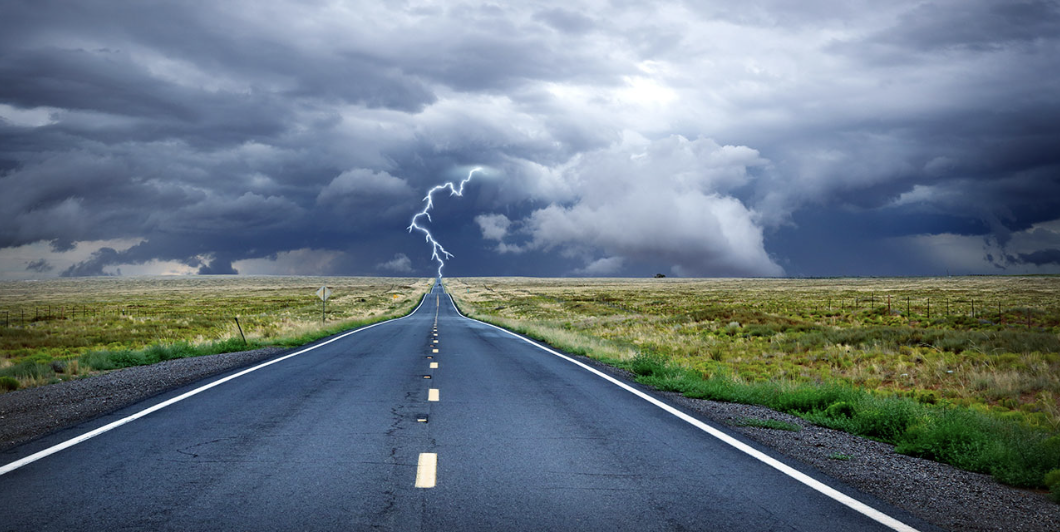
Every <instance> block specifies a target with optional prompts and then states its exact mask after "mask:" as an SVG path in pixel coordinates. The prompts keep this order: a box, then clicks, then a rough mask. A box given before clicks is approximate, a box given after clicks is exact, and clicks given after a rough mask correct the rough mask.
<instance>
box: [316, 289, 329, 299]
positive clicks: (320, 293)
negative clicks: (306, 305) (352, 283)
mask: <svg viewBox="0 0 1060 532" xmlns="http://www.w3.org/2000/svg"><path fill="white" fill-rule="evenodd" d="M317 297H319V298H320V300H321V301H327V300H328V298H329V297H331V289H330V288H328V287H326V286H321V287H320V290H317Z"/></svg>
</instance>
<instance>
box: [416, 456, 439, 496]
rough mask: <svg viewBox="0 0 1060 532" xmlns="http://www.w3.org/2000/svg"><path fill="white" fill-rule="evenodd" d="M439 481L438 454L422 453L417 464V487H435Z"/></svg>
mask: <svg viewBox="0 0 1060 532" xmlns="http://www.w3.org/2000/svg"><path fill="white" fill-rule="evenodd" d="M437 481H438V454H437V453H420V460H419V464H418V465H417V466H416V487H417V488H433V487H434V485H435V484H436V483H437Z"/></svg>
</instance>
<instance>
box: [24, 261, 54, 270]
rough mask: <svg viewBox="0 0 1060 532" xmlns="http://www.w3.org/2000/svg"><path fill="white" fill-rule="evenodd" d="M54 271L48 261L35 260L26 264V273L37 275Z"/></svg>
mask: <svg viewBox="0 0 1060 532" xmlns="http://www.w3.org/2000/svg"><path fill="white" fill-rule="evenodd" d="M54 269H55V266H52V265H51V264H50V263H49V262H48V261H46V260H44V259H37V260H34V261H30V262H29V263H28V264H26V271H30V272H37V273H48V272H50V271H52V270H54Z"/></svg>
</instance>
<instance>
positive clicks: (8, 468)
mask: <svg viewBox="0 0 1060 532" xmlns="http://www.w3.org/2000/svg"><path fill="white" fill-rule="evenodd" d="M432 290H433V287H432ZM426 300H427V294H424V297H423V299H421V300H420V304H419V305H416V308H415V309H413V310H412V312H410V313H408V314H407V315H405V316H402V317H400V318H394V319H390V320H386V321H381V322H379V323H373V324H371V325H366V326H364V327H361V328H360V329H354V330H352V331H349V332H346V333H343V334H342V335H340V336H336V337H335V338H332V339H330V340H328V341H326V342H321V343H319V344H316V345H314V346H311V347H307V348H305V349H302V350H300V351H296V352H294V353H291V354H288V355H284V356H282V357H280V358H277V359H273V360H270V361H268V362H264V363H261V364H258V365H257V366H254V367H252V368H247V369H245V370H243V371H240V372H239V373H234V374H232V375H229V376H227V377H225V378H223V379H218V380H216V381H213V382H211V383H209V384H206V385H204V386H200V387H198V388H196V389H194V390H191V391H189V392H185V393H183V394H181V395H178V396H176V397H174V398H172V399H168V400H166V401H163V402H161V403H158V404H157V405H154V406H152V407H149V408H145V409H143V410H141V411H139V412H137V413H135V414H132V415H131V416H128V417H124V418H122V419H119V420H117V421H114V422H111V423H108V424H106V425H103V426H102V427H99V428H98V429H95V430H92V431H89V432H86V433H84V434H82V435H80V436H76V437H74V438H71V439H69V440H66V441H64V442H62V443H59V444H56V445H53V446H51V447H48V448H47V449H44V450H41V451H37V452H35V453H33V454H31V455H29V456H27V457H25V458H21V459H19V460H15V461H14V462H11V463H10V464H7V465H4V466H3V467H0V476H2V475H5V474H7V473H10V472H12V471H14V470H16V469H18V468H20V467H22V466H25V465H27V464H31V463H33V462H36V461H37V460H40V459H41V458H46V457H48V456H51V455H53V454H55V453H57V452H59V451H62V450H64V449H68V448H70V447H73V446H74V445H77V444H79V443H81V442H83V441H87V440H90V439H92V438H95V437H96V436H99V435H100V434H103V433H104V432H109V431H111V430H114V429H116V428H118V427H120V426H122V425H124V424H126V423H130V422H133V421H136V420H137V419H140V418H142V417H144V416H146V415H148V414H151V413H153V412H157V411H159V410H162V409H163V408H165V407H167V406H170V405H173V404H175V403H179V402H181V401H183V400H185V399H187V398H189V397H191V396H193V395H198V394H200V393H202V392H205V391H206V390H209V389H210V388H213V387H214V386H220V385H222V384H224V383H226V382H228V381H230V380H232V379H236V378H238V377H242V376H243V375H246V374H247V373H250V372H253V371H257V370H259V369H261V368H264V367H266V366H271V365H273V364H275V363H277V362H281V361H284V360H287V359H288V358H291V357H295V356H298V355H301V354H302V353H306V352H308V351H312V350H314V349H316V348H318V347H322V346H325V345H328V344H330V343H331V342H337V341H339V340H341V339H343V338H345V337H347V336H350V335H352V334H357V333H359V332H361V331H366V330H368V329H371V328H372V327H377V326H379V325H383V324H385V323H393V322H395V321H398V320H403V319H405V318H408V317H410V316H412V315H413V314H415V313H416V311H418V310H420V307H422V306H423V302H424V301H426Z"/></svg>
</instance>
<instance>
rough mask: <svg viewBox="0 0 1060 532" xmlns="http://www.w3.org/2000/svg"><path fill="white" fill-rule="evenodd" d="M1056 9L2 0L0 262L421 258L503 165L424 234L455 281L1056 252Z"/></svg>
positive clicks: (88, 265) (891, 268)
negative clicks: (24, 250) (411, 223)
mask: <svg viewBox="0 0 1060 532" xmlns="http://www.w3.org/2000/svg"><path fill="white" fill-rule="evenodd" d="M1058 13H1060V9H1058V4H1057V2H1047V1H1016V2H989V1H985V0H968V1H957V0H950V1H940V2H913V1H909V2H892V3H886V4H880V3H876V2H867V1H865V2H844V3H840V4H836V3H835V2H818V1H810V2H800V3H798V4H797V5H796V4H792V3H790V2H784V1H782V0H760V1H757V2H746V3H740V4H733V3H731V2H724V3H723V2H695V3H680V2H662V3H639V2H584V3H582V2H577V1H575V2H563V3H552V2H544V3H539V4H534V5H533V6H523V5H519V4H513V5H507V4H481V3H473V2H469V3H457V2H452V3H444V4H441V5H439V4H434V3H429V2H424V3H420V2H416V1H410V2H403V3H390V4H379V3H356V2H350V3H346V2H337V3H336V2H329V3H324V2H309V3H299V2H283V1H266V2H255V3H243V2H224V3H199V2H164V3H147V2H120V1H114V2H107V1H101V2H91V3H88V2H76V3H70V2H50V1H47V0H41V1H37V2H8V3H6V4H4V5H3V6H2V7H0V194H2V196H3V198H4V199H3V202H0V261H3V260H5V257H6V256H7V255H5V253H10V257H14V256H15V255H14V252H13V251H11V252H9V251H5V250H14V249H16V248H19V247H20V246H34V245H37V246H38V247H40V246H39V245H40V243H42V242H43V243H47V244H48V246H44V247H43V248H41V249H45V250H50V252H51V253H50V254H49V253H47V252H44V253H43V254H42V255H41V258H40V259H39V261H34V262H32V263H31V265H32V264H39V265H40V268H44V267H45V265H52V266H53V267H55V268H56V270H57V271H61V272H62V274H63V275H101V274H104V273H106V272H115V271H117V268H118V267H119V266H123V265H137V266H140V267H142V268H145V270H144V271H163V270H165V269H166V268H170V267H172V268H175V269H177V270H179V271H185V272H191V273H201V274H208V273H235V272H237V271H239V270H241V269H243V270H248V269H249V270H248V271H265V272H268V271H270V270H269V265H270V264H275V265H277V266H276V268H277V270H276V271H281V270H280V269H279V268H280V266H279V264H280V263H283V262H284V261H287V262H286V263H284V264H285V265H284V266H283V268H284V269H283V270H282V271H283V272H285V273H287V272H290V271H295V272H297V271H298V270H297V263H298V261H301V262H302V263H304V264H305V265H306V266H305V268H306V270H305V271H312V272H314V273H336V274H337V273H362V274H373V273H379V272H400V273H419V274H430V272H431V271H433V266H432V265H431V262H430V261H429V260H427V256H429V250H427V249H426V248H425V247H424V246H423V245H422V241H421V240H420V239H418V238H416V237H414V236H412V235H409V234H408V233H406V232H405V231H404V228H405V226H406V225H407V224H408V218H409V216H410V215H411V214H412V213H413V212H415V211H417V210H419V209H420V208H421V207H422V203H421V200H422V197H423V194H424V192H425V191H426V190H427V189H428V188H430V187H431V186H433V185H435V184H438V183H440V182H444V181H447V180H453V179H459V178H460V177H461V174H466V172H467V169H468V168H470V167H474V166H477V165H481V166H483V167H485V168H486V169H487V171H485V172H484V173H483V174H482V175H481V176H480V177H478V178H476V180H475V181H474V182H473V183H472V188H471V190H469V191H468V194H467V195H466V196H465V197H463V198H459V201H456V199H457V198H446V200H445V201H440V202H439V205H438V206H437V209H438V210H437V216H436V219H435V222H434V225H433V226H432V227H434V228H436V229H438V230H439V231H440V232H443V233H444V234H446V235H447V237H448V239H446V240H443V241H444V242H445V244H446V247H447V248H448V249H450V250H453V251H454V252H457V255H458V260H457V261H455V262H452V263H451V264H450V265H449V266H448V267H447V273H451V274H504V273H518V274H524V275H535V274H538V275H565V274H577V275H623V274H628V275H640V274H652V273H655V272H657V271H670V272H673V273H676V274H682V275H778V274H785V273H789V274H798V275H806V274H814V272H824V271H827V272H835V271H840V272H843V273H846V274H857V273H859V272H881V271H885V272H890V273H897V274H900V273H903V272H912V273H920V272H922V271H936V270H937V269H938V264H940V263H941V262H945V261H953V260H958V259H954V258H953V257H945V258H939V257H934V258H932V257H930V256H928V255H930V253H931V251H932V250H934V249H937V246H934V247H933V246H931V245H930V244H925V242H929V243H930V242H933V241H931V240H930V239H931V238H944V239H949V240H947V242H950V243H951V244H952V245H953V246H958V247H959V246H964V248H962V249H964V250H965V251H966V252H964V253H963V254H961V253H956V254H954V256H955V257H959V260H972V259H968V258H967V257H973V258H974V259H975V260H976V261H978V262H976V264H974V265H969V266H967V268H968V269H969V270H970V271H974V269H975V268H976V267H979V266H982V268H990V269H993V268H995V267H1002V268H1005V267H1010V266H1014V265H1019V266H1026V265H1039V266H1040V267H1043V268H1047V269H1048V268H1052V267H1054V266H1056V264H1057V263H1056V261H1054V260H1051V259H1052V258H1053V257H1054V255H1052V253H1053V252H1054V251H1055V249H1056V248H1057V246H1058V245H1060V243H1058V242H1057V241H1056V240H1057V238H1060V236H1057V235H1058V233H1057V230H1056V229H1055V227H1053V226H1052V225H1049V224H1050V223H1052V221H1054V220H1057V219H1058V218H1060V152H1058V151H1057V150H1056V146H1058V145H1060V98H1058V97H1057V96H1056V95H1057V94H1060V74H1058V72H1060V67H1058V65H1057V60H1056V57H1058V56H1060V15H1058ZM502 229H503V230H502ZM119 242H121V243H120V244H119ZM34 249H35V251H34V252H36V250H37V249H38V248H34ZM810 249H812V250H814V252H813V253H808V252H806V251H805V250H810ZM914 250H916V253H920V255H919V257H920V258H915V259H914V258H912V257H914V255H916V253H914V252H913V251H914ZM925 250H926V251H925ZM968 250H971V251H968ZM21 256H26V255H24V254H23V255H21ZM28 256H31V257H33V256H36V255H28ZM70 257H76V258H70ZM870 258H873V259H872V260H876V263H873V262H872V261H871V260H870ZM877 259H878V260H877ZM10 260H12V261H13V260H14V258H11V259H10ZM20 260H21V262H19V263H18V267H17V268H18V269H19V270H21V269H22V268H24V267H25V265H26V262H25V259H20ZM881 260H886V261H887V265H886V267H878V266H876V264H878V263H879V261H881ZM245 261H258V262H254V263H253V265H252V267H251V265H250V264H251V263H248V262H245ZM917 261H919V262H917ZM932 261H934V262H932ZM161 263H165V264H168V265H170V266H166V267H165V268H164V267H163V266H158V264H161ZM979 263H981V264H979ZM241 264H242V265H244V266H240V265H241ZM152 268H154V269H152ZM932 268H934V269H932ZM9 270H10V268H9ZM28 271H30V272H33V273H47V271H41V270H39V269H35V268H30V269H29V270H28ZM126 271H129V268H128V267H126ZM1042 271H1047V270H1042ZM1048 271H1052V270H1048Z"/></svg>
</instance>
